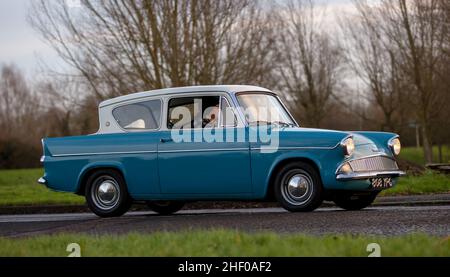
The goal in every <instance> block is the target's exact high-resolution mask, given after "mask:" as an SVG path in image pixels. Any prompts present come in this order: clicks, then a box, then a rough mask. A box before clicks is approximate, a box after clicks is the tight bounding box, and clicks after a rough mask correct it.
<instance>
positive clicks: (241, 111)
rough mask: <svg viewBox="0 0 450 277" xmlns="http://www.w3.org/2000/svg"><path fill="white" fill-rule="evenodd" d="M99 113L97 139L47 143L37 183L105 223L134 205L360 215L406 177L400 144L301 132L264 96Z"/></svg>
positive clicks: (171, 100)
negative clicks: (212, 203)
mask: <svg viewBox="0 0 450 277" xmlns="http://www.w3.org/2000/svg"><path fill="white" fill-rule="evenodd" d="M262 109H266V110H270V111H271V114H272V115H273V116H268V115H267V113H263V112H258V111H259V110H262ZM98 112H99V126H100V127H99V130H98V132H97V133H95V134H90V135H85V136H73V137H62V138H44V139H42V147H43V156H42V158H41V162H42V163H43V166H44V168H45V173H44V176H43V177H41V178H40V179H39V180H38V182H39V183H40V184H43V185H45V186H47V187H48V188H50V189H52V190H55V191H64V192H72V193H76V194H79V195H83V196H84V197H85V198H86V202H87V204H88V206H89V208H90V209H91V210H92V212H94V213H95V214H97V215H98V216H101V217H111V216H120V215H122V214H124V213H125V212H126V211H127V210H128V209H129V208H130V206H131V204H132V203H134V202H146V203H147V204H148V206H149V207H150V209H152V210H154V211H156V212H157V213H160V214H171V213H174V212H176V211H178V210H180V209H181V208H182V207H183V205H184V203H186V202H191V201H202V200H269V201H273V200H276V201H277V202H278V203H279V204H280V205H281V206H282V207H283V208H285V209H286V210H288V211H292V212H303V211H312V210H314V209H316V208H317V207H319V206H320V205H321V203H322V201H324V200H327V201H334V202H335V203H336V205H337V206H339V207H341V208H343V209H346V210H359V209H363V208H365V207H367V206H369V205H370V204H371V203H372V202H373V201H374V199H375V197H376V196H377V194H378V193H379V192H380V191H382V190H383V189H387V188H390V187H392V186H394V185H395V183H396V182H397V180H398V177H399V176H402V175H404V174H405V173H404V172H403V171H401V170H399V168H398V165H397V163H396V156H397V155H398V154H399V153H400V148H401V145H400V140H399V137H398V135H396V134H393V133H385V132H363V131H351V132H346V131H333V130H324V129H312V128H303V127H300V126H299V125H298V123H297V122H296V121H295V120H294V118H293V117H292V115H291V114H290V113H289V111H288V110H287V108H286V106H285V105H284V104H283V102H282V101H281V99H280V97H279V96H278V95H277V94H276V93H274V92H272V91H270V90H268V89H265V88H261V87H256V86H238V85H230V86H193V87H180V88H168V89H161V90H153V91H147V92H139V93H134V94H129V95H125V96H120V97H116V98H113V99H109V100H106V101H103V102H101V103H100V104H99V109H98ZM263 134H265V135H266V136H265V138H264V136H263ZM267 135H269V140H267V139H266V138H267ZM211 137H213V138H214V139H211ZM263 138H264V139H263Z"/></svg>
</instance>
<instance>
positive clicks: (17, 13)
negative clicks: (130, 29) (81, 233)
mask: <svg viewBox="0 0 450 277" xmlns="http://www.w3.org/2000/svg"><path fill="white" fill-rule="evenodd" d="M31 1H33V0H0V64H4V63H14V64H16V65H17V66H18V67H19V68H20V69H22V70H24V71H25V73H26V75H27V76H29V77H31V76H33V74H34V73H36V72H37V69H38V61H39V59H41V60H43V61H45V62H46V63H47V64H50V65H56V64H60V65H61V63H59V60H58V57H57V55H56V53H55V52H54V51H53V50H52V48H51V47H50V46H48V45H47V44H45V43H44V42H43V41H42V40H41V39H40V37H39V36H38V34H37V33H36V32H35V31H34V30H33V28H31V26H29V24H28V22H27V20H26V17H27V13H28V8H29V6H30V3H31ZM57 1H60V0H57ZM66 1H67V0H66ZM69 1H73V0H69ZM75 1H76V0H75ZM324 1H325V2H328V3H329V4H331V6H330V7H328V8H343V6H347V7H346V8H348V6H349V4H350V0H329V1H326V0H319V2H324Z"/></svg>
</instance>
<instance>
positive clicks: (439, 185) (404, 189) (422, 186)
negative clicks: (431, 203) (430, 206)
mask: <svg viewBox="0 0 450 277" xmlns="http://www.w3.org/2000/svg"><path fill="white" fill-rule="evenodd" d="M445 192H450V176H449V175H444V174H438V173H435V172H432V171H430V170H427V171H425V173H424V174H423V175H420V176H405V177H402V178H399V182H398V183H397V185H396V186H395V187H394V188H391V189H387V190H384V191H383V192H382V193H381V196H383V195H410V194H430V193H445Z"/></svg>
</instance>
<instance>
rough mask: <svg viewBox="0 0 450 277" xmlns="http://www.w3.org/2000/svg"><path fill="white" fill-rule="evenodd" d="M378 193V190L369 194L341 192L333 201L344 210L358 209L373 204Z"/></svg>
mask: <svg viewBox="0 0 450 277" xmlns="http://www.w3.org/2000/svg"><path fill="white" fill-rule="evenodd" d="M377 194H378V192H372V193H368V194H352V193H339V194H337V195H335V196H334V200H333V202H334V203H335V204H336V206H338V207H340V208H342V209H344V210H348V211H357V210H362V209H364V208H366V207H368V206H369V205H370V204H372V203H373V201H374V200H375V198H376V197H377Z"/></svg>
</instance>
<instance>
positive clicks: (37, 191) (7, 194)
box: [0, 169, 84, 206]
mask: <svg viewBox="0 0 450 277" xmlns="http://www.w3.org/2000/svg"><path fill="white" fill-rule="evenodd" d="M42 174H43V170H42V169H17V170H0V206H1V205H3V206H4V205H40V204H82V203H84V198H83V197H80V196H77V195H75V194H72V193H64V192H54V191H51V190H49V189H48V188H46V187H45V186H43V185H40V184H38V183H37V182H36V181H37V179H39V177H41V176H42Z"/></svg>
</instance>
